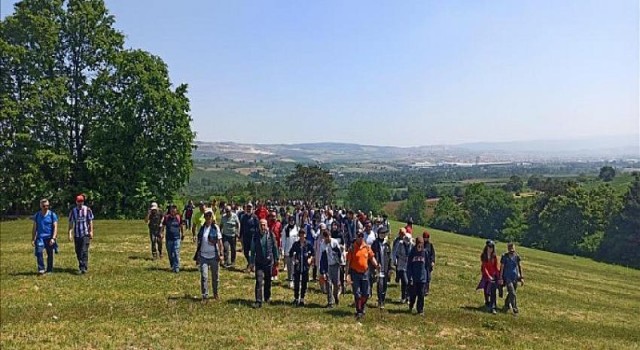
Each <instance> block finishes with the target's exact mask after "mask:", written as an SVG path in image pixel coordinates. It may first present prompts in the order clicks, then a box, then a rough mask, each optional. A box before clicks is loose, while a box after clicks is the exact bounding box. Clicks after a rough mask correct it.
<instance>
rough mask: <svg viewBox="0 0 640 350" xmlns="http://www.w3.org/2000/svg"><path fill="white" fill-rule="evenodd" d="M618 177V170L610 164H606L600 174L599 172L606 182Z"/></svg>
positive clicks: (600, 177)
mask: <svg viewBox="0 0 640 350" xmlns="http://www.w3.org/2000/svg"><path fill="white" fill-rule="evenodd" d="M614 177H616V170H615V169H614V168H613V167H612V166H609V165H605V166H603V167H602V168H600V174H598V178H599V179H600V180H602V181H604V182H609V181H613V178H614Z"/></svg>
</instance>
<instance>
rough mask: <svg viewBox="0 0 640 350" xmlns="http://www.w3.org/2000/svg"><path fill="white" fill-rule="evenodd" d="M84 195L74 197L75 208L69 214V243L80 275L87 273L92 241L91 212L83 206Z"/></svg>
mask: <svg viewBox="0 0 640 350" xmlns="http://www.w3.org/2000/svg"><path fill="white" fill-rule="evenodd" d="M84 200H85V198H84V195H82V194H80V195H78V196H77V197H76V206H75V207H74V208H73V209H71V212H70V213H69V241H71V240H73V242H74V245H75V248H76V257H77V258H78V267H79V269H80V274H85V273H87V269H88V267H89V266H88V265H89V243H90V242H91V240H92V239H93V212H92V211H91V208H89V207H88V206H86V205H84Z"/></svg>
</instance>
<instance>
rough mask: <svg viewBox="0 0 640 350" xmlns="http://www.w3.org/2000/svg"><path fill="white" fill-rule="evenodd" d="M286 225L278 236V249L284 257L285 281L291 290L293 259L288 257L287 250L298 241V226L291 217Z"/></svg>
mask: <svg viewBox="0 0 640 350" xmlns="http://www.w3.org/2000/svg"><path fill="white" fill-rule="evenodd" d="M288 221H289V222H288V224H287V226H285V227H284V228H283V229H282V233H281V235H280V249H281V253H282V255H283V256H284V266H285V269H286V271H287V281H289V288H291V289H293V259H292V258H291V257H290V256H289V250H290V249H291V247H292V246H293V243H295V242H296V240H297V239H298V226H296V218H295V217H294V216H293V215H291V216H289V219H288Z"/></svg>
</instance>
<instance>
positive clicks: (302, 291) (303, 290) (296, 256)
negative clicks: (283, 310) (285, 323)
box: [289, 230, 315, 306]
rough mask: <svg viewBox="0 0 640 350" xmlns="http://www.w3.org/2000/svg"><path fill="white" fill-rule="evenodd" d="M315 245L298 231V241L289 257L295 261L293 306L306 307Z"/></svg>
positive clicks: (302, 231) (304, 234) (292, 247)
mask: <svg viewBox="0 0 640 350" xmlns="http://www.w3.org/2000/svg"><path fill="white" fill-rule="evenodd" d="M314 253H315V252H314V249H313V245H311V243H310V242H308V241H307V233H306V232H305V231H304V230H300V231H298V240H297V241H296V242H295V243H293V245H292V246H291V249H290V250H289V256H290V257H291V259H292V260H293V268H294V272H293V285H294V286H293V298H294V299H293V305H295V306H304V297H305V295H306V294H307V283H308V282H309V269H310V267H311V265H313V260H314V259H313V256H314Z"/></svg>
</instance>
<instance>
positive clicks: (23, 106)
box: [0, 0, 194, 217]
mask: <svg viewBox="0 0 640 350" xmlns="http://www.w3.org/2000/svg"><path fill="white" fill-rule="evenodd" d="M15 8H16V11H15V13H14V14H13V15H11V16H7V17H6V18H4V19H3V20H2V22H0V33H2V35H1V38H2V39H0V48H1V49H2V52H3V54H2V55H0V60H1V64H2V67H3V69H2V73H0V79H1V91H0V99H1V101H2V106H3V108H2V109H1V112H0V125H1V126H2V127H1V128H0V130H2V131H1V133H2V140H3V142H2V146H1V147H2V149H1V151H2V152H0V153H2V155H1V156H0V157H2V158H0V163H1V164H2V165H1V168H0V171H2V172H3V176H2V181H1V182H0V190H2V191H3V194H6V196H5V195H3V200H2V202H1V203H0V205H1V206H2V210H3V211H5V212H9V213H24V212H30V211H31V210H33V208H34V207H37V200H38V199H39V198H41V197H51V201H52V205H53V206H54V207H55V206H57V207H61V208H64V207H66V204H67V203H68V202H71V201H72V198H73V194H76V193H78V192H85V193H87V194H89V195H90V198H89V200H90V202H91V203H92V204H93V206H94V211H95V212H96V214H98V215H105V216H114V217H115V216H123V215H124V216H134V215H136V214H138V213H137V212H138V211H139V208H140V206H146V205H148V202H149V201H151V200H157V201H160V202H164V201H168V200H171V197H172V195H173V193H175V191H176V190H177V189H178V188H180V187H181V186H182V185H183V184H184V183H185V181H186V180H187V179H188V176H189V173H190V172H191V148H192V142H193V138H194V135H193V133H192V132H191V129H190V125H189V123H190V117H189V114H188V112H189V101H188V100H187V98H186V86H184V85H180V86H178V87H177V88H175V89H174V90H172V89H171V83H170V82H169V78H168V71H167V67H166V65H165V64H164V62H162V60H161V59H160V58H158V57H155V56H152V55H150V54H148V53H146V52H144V51H140V50H131V51H130V50H124V48H123V43H124V35H123V34H122V33H120V32H118V31H117V30H116V29H115V28H114V27H113V25H114V22H115V20H114V17H113V16H112V15H111V14H109V11H108V10H107V8H106V7H105V5H104V2H103V1H102V0H68V1H61V0H59V1H40V0H24V1H21V2H18V3H17V4H16V5H15ZM33 155H35V157H34V156H33Z"/></svg>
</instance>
